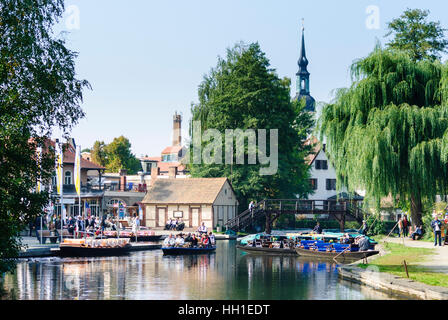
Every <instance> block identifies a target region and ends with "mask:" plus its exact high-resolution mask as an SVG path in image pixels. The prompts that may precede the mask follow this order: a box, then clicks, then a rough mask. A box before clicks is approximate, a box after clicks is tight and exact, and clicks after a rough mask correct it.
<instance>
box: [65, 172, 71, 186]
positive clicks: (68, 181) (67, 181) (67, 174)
mask: <svg viewBox="0 0 448 320" xmlns="http://www.w3.org/2000/svg"><path fill="white" fill-rule="evenodd" d="M64 184H72V172H71V171H66V172H65V180H64Z"/></svg>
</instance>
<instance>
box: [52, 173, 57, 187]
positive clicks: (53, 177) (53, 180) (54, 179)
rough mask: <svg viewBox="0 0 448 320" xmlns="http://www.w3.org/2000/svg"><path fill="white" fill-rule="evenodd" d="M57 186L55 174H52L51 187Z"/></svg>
mask: <svg viewBox="0 0 448 320" xmlns="http://www.w3.org/2000/svg"><path fill="white" fill-rule="evenodd" d="M57 184H58V177H57V176H56V172H54V173H53V176H52V177H51V185H52V186H54V187H56V185H57Z"/></svg>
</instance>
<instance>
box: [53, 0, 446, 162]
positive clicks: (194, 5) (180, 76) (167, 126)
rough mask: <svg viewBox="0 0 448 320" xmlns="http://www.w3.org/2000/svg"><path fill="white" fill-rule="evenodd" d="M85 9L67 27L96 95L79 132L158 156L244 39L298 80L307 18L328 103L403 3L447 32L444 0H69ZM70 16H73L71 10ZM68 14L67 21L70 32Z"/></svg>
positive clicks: (313, 60)
mask: <svg viewBox="0 0 448 320" xmlns="http://www.w3.org/2000/svg"><path fill="white" fill-rule="evenodd" d="M69 5H75V6H76V7H77V8H78V9H79V22H80V24H79V29H72V30H69V32H70V33H69V34H68V35H67V36H66V39H67V44H68V46H69V47H70V48H71V49H72V50H75V51H77V52H79V57H78V59H77V72H78V76H79V78H84V79H87V80H88V81H89V82H90V83H91V85H92V91H86V92H85V99H84V103H83V104H82V107H83V109H84V110H85V112H86V114H87V116H86V118H85V119H83V120H82V121H81V122H80V124H79V125H78V126H77V127H76V128H75V129H74V130H73V134H72V136H73V137H74V138H75V139H76V140H77V142H78V143H79V144H81V146H82V147H83V148H86V147H91V146H92V145H93V142H94V141H95V140H104V141H105V142H106V143H109V142H111V141H112V139H113V138H114V137H118V136H120V135H124V136H126V137H127V138H129V139H130V141H131V144H132V151H133V152H134V154H136V155H137V156H138V157H140V156H141V155H150V156H155V155H159V154H160V152H161V151H162V149H163V148H164V147H165V146H168V145H170V144H171V133H172V115H173V114H174V112H175V111H179V112H181V113H182V114H183V117H184V119H183V120H184V121H183V133H184V137H183V138H186V133H187V132H186V129H187V126H188V121H189V119H190V117H191V114H190V104H191V102H196V101H197V88H198V85H199V84H200V82H201V80H202V78H203V75H204V74H206V73H208V72H209V70H210V68H211V67H214V66H215V65H216V62H217V58H218V56H224V55H225V52H226V48H228V47H231V46H233V45H234V44H235V43H236V42H238V41H244V42H247V43H249V42H256V41H258V42H259V44H260V46H261V48H262V50H263V51H264V52H265V53H266V55H267V57H268V58H269V60H270V62H271V66H272V67H273V68H275V69H276V70H277V73H278V75H279V76H280V77H289V78H291V79H293V82H292V83H293V87H292V88H291V95H293V94H294V92H295V73H296V72H297V69H298V67H297V60H298V57H299V39H300V25H301V19H302V18H304V19H305V28H306V30H305V36H306V49H307V56H308V59H309V61H310V64H309V68H308V70H309V71H310V73H311V85H310V89H311V93H312V95H313V96H314V98H315V99H316V100H317V101H325V102H328V101H329V100H330V99H331V92H332V90H334V89H335V88H340V87H346V86H348V85H349V84H350V77H349V66H350V65H351V63H352V62H353V60H355V59H357V58H360V57H363V56H366V55H367V54H368V53H369V52H370V51H371V50H372V49H373V48H374V46H375V42H376V39H379V40H380V41H381V42H382V43H384V38H383V36H384V35H385V33H386V29H385V27H386V24H387V22H389V21H391V20H392V19H393V18H395V17H398V16H399V15H400V14H401V13H402V12H403V11H404V10H405V9H406V8H408V7H409V8H422V9H429V10H430V11H431V16H430V17H431V19H432V20H440V21H441V22H442V25H443V26H444V27H446V28H448V4H447V3H446V1H440V0H427V1H424V2H422V1H417V0H414V1H411V0H407V1H404V0H394V1H382V0H345V1H342V0H340V1H332V0H326V1H323V0H320V1H319V0H313V1H310V0H308V1H303V0H294V1H293V0H290V1H288V0H277V1H274V0H226V1H212V0H189V1H187V0H171V1H150V0H131V1H122V0H120V1H118V0H94V1H92V0H66V6H69ZM370 5H375V6H378V8H379V10H380V11H379V13H380V29H368V28H367V27H366V20H367V18H368V16H369V15H368V14H367V13H366V8H367V7H368V6H370ZM72 17H73V16H72ZM73 21H74V20H70V18H69V17H67V18H66V20H64V21H61V26H60V27H61V28H63V29H66V28H67V22H69V25H70V23H72V22H73Z"/></svg>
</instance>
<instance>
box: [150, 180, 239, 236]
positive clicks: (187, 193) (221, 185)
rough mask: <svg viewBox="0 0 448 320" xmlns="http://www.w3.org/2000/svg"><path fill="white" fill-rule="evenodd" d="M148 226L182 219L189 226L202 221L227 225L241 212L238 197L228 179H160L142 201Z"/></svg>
mask: <svg viewBox="0 0 448 320" xmlns="http://www.w3.org/2000/svg"><path fill="white" fill-rule="evenodd" d="M142 204H143V208H144V219H145V223H146V226H148V227H161V228H163V227H165V224H166V222H167V221H168V220H169V219H172V218H174V219H176V218H180V219H182V220H183V221H184V222H185V226H186V227H187V228H197V227H199V226H200V225H201V224H202V223H204V225H205V226H206V227H207V228H209V229H211V228H216V227H217V226H223V225H224V224H225V223H226V222H227V221H228V220H229V219H232V218H234V217H235V216H236V215H237V213H238V200H237V199H236V195H235V192H234V191H233V188H232V186H231V184H230V182H229V180H228V179H227V178H188V179H175V178H169V179H157V180H156V181H155V182H154V184H153V185H152V186H151V188H150V189H149V190H148V193H147V194H146V196H145V198H144V199H143V201H142Z"/></svg>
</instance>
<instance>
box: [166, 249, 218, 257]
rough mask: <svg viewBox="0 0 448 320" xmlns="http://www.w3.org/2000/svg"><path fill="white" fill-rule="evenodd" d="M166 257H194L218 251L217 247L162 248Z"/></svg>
mask: <svg viewBox="0 0 448 320" xmlns="http://www.w3.org/2000/svg"><path fill="white" fill-rule="evenodd" d="M162 251H163V254H164V255H194V254H209V253H214V252H215V251H216V247H162Z"/></svg>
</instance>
